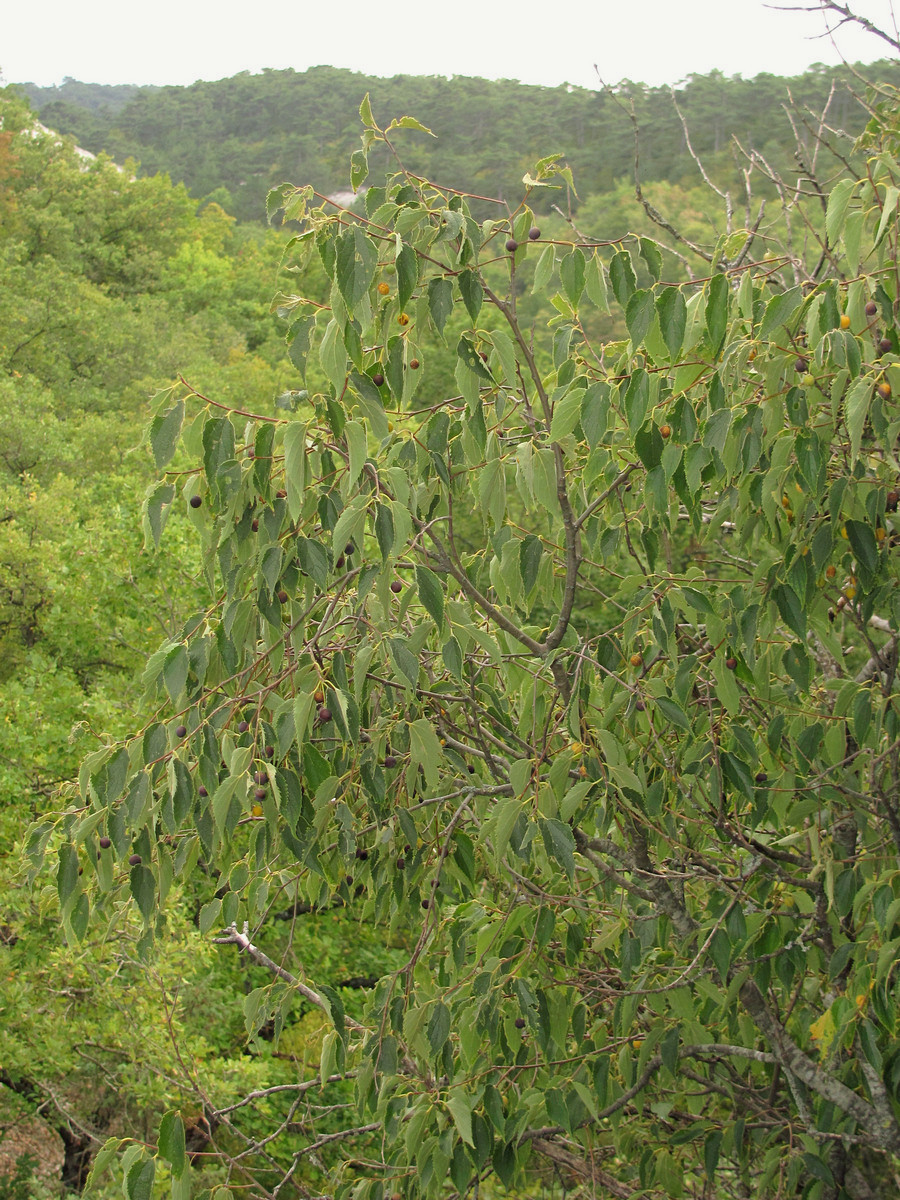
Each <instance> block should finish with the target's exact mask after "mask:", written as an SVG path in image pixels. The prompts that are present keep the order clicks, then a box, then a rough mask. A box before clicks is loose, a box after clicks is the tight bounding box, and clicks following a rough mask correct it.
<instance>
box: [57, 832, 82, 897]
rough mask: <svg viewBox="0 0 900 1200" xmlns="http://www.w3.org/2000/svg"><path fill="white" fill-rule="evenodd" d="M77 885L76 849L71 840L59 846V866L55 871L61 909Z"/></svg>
mask: <svg viewBox="0 0 900 1200" xmlns="http://www.w3.org/2000/svg"><path fill="white" fill-rule="evenodd" d="M77 887H78V851H77V850H76V849H75V847H74V846H73V845H72V844H71V842H63V843H62V845H61V846H60V848H59V867H58V869H57V872H56V890H57V892H58V894H59V906H60V908H61V909H63V910H65V909H66V907H67V906H68V903H69V900H70V899H71V897H72V896H73V894H74V892H75V889H76V888H77Z"/></svg>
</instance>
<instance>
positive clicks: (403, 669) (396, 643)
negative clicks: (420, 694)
mask: <svg viewBox="0 0 900 1200" xmlns="http://www.w3.org/2000/svg"><path fill="white" fill-rule="evenodd" d="M388 645H389V646H390V648H391V657H392V658H393V660H394V664H395V665H396V667H397V670H398V671H399V672H400V674H401V675H403V676H404V678H406V679H408V680H409V682H410V683H411V684H412V686H413V687H415V686H416V684H417V683H418V682H419V660H418V659H417V658H416V656H415V655H414V654H413V653H412V652H411V651H410V649H409V647H408V646H407V644H406V642H405V641H403V640H402V639H401V638H388Z"/></svg>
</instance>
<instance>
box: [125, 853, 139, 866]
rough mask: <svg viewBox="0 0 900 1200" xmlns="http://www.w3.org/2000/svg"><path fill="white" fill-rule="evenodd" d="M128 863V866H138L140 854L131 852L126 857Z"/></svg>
mask: <svg viewBox="0 0 900 1200" xmlns="http://www.w3.org/2000/svg"><path fill="white" fill-rule="evenodd" d="M128 865H129V866H130V867H139V866H140V865H141V856H140V855H139V854H132V855H131V856H130V857H129V859H128Z"/></svg>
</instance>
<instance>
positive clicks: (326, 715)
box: [319, 704, 331, 725]
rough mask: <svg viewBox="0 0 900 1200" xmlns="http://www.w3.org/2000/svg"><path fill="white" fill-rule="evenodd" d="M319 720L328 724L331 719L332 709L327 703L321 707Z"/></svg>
mask: <svg viewBox="0 0 900 1200" xmlns="http://www.w3.org/2000/svg"><path fill="white" fill-rule="evenodd" d="M319 720H320V721H321V722H322V724H323V725H327V723H328V722H329V721H330V720H331V709H330V708H328V707H327V705H325V704H323V705H322V707H321V708H320V709H319Z"/></svg>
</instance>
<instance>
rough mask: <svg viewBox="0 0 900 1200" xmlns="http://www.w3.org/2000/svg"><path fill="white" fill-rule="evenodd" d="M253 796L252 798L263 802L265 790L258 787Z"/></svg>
mask: <svg viewBox="0 0 900 1200" xmlns="http://www.w3.org/2000/svg"><path fill="white" fill-rule="evenodd" d="M253 795H254V797H255V798H256V799H257V800H265V798H266V789H265V788H264V787H258V788H257V789H256V791H255V792H254V793H253Z"/></svg>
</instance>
